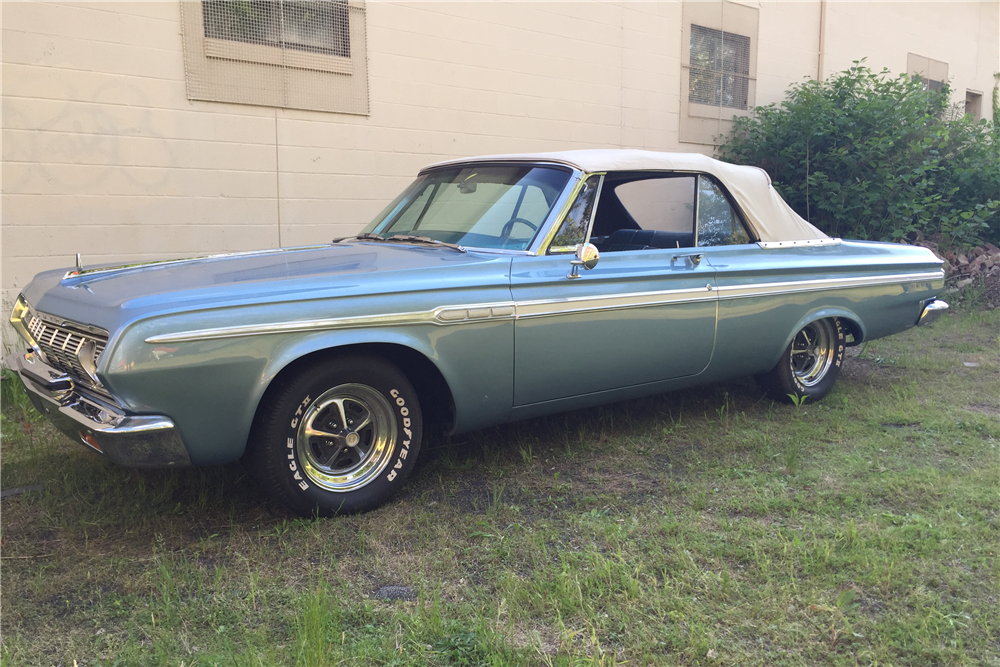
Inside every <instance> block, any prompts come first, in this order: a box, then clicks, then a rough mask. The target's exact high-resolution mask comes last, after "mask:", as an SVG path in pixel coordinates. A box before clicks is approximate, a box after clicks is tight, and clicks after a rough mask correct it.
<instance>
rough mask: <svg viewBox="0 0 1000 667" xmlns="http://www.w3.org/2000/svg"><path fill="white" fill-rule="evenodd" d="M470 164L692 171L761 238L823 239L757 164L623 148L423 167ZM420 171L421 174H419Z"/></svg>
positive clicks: (488, 157)
mask: <svg viewBox="0 0 1000 667" xmlns="http://www.w3.org/2000/svg"><path fill="white" fill-rule="evenodd" d="M475 162H556V163H559V164H565V165H568V166H570V167H574V168H576V169H579V170H580V171H584V172H602V171H694V172H702V173H706V174H711V175H712V176H715V177H716V178H717V179H719V181H721V182H722V184H723V185H725V186H726V188H728V190H729V192H730V193H731V194H732V195H733V197H735V198H736V201H737V203H738V204H739V207H740V208H741V209H742V211H743V213H744V215H745V217H746V218H747V223H749V225H750V226H751V227H752V228H753V231H755V232H756V233H757V236H758V237H759V238H760V240H761V241H764V242H787V241H809V240H817V239H827V238H829V237H828V236H827V235H826V234H824V233H823V232H821V231H819V230H818V229H816V228H815V227H813V226H812V225H811V224H809V223H808V222H806V221H805V220H804V219H803V218H801V217H800V216H799V214H798V213H796V212H795V211H793V210H792V207H791V206H789V205H788V204H786V203H785V200H784V199H782V198H781V195H779V194H778V191H777V190H775V189H774V186H773V185H771V178H770V176H768V175H767V172H766V171H764V170H763V169H761V168H759V167H746V166H742V165H736V164H729V163H728V162H721V161H719V160H715V159H713V158H710V157H708V156H706V155H701V154H700V153H661V152H656V151H641V150H626V149H593V150H582V151H561V152H556V153H524V154H520V155H517V154H514V155H485V156H481V157H474V158H464V159H459V160H448V161H447V162H438V163H437V164H432V165H430V166H428V167H425V168H424V169H423V170H422V171H426V170H428V169H433V168H436V167H441V166H445V165H448V166H451V165H460V164H464V163H475ZM421 173H422V172H421Z"/></svg>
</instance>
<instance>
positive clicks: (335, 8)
mask: <svg viewBox="0 0 1000 667" xmlns="http://www.w3.org/2000/svg"><path fill="white" fill-rule="evenodd" d="M202 12H203V14H204V22H205V37H210V38H213V39H227V40H230V41H234V42H247V43H249V44H262V45H267V46H274V47H279V48H285V49H295V50H298V51H308V52H311V53H327V54H330V55H336V56H340V57H342V58H350V57H351V31H350V24H349V19H348V13H347V0H295V1H293V2H287V1H282V0H251V1H250V2H233V0H204V2H202Z"/></svg>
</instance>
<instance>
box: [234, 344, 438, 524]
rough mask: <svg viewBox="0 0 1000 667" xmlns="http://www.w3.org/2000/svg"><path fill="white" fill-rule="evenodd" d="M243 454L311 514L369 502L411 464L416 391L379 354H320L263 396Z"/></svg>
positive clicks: (392, 487) (274, 492) (382, 496)
mask: <svg viewBox="0 0 1000 667" xmlns="http://www.w3.org/2000/svg"><path fill="white" fill-rule="evenodd" d="M265 401H266V404H264V405H262V406H261V410H260V413H259V415H258V420H257V423H256V425H255V428H254V432H253V434H252V435H251V441H250V445H249V461H250V465H251V468H252V469H253V471H254V474H255V475H256V476H257V478H258V480H259V482H260V484H261V486H262V487H263V488H264V489H265V490H266V491H267V492H268V493H269V494H270V495H271V496H272V497H273V498H274V499H276V500H278V501H279V502H281V503H282V504H283V505H285V506H287V507H288V508H290V509H292V510H293V511H295V512H297V513H299V514H302V515H306V516H311V515H314V514H319V515H320V516H330V515H333V514H348V513H352V512H363V511H366V510H370V509H373V508H375V507H378V506H379V505H381V504H382V503H384V502H385V501H386V500H387V499H388V498H389V497H390V496H391V495H392V494H393V493H395V492H396V491H397V490H398V489H399V488H400V487H401V486H402V485H403V482H404V481H405V480H406V478H407V476H408V475H409V473H410V471H411V470H412V469H413V465H414V462H415V461H416V458H417V453H418V452H419V450H420V437H421V430H422V422H421V415H420V403H419V401H418V400H417V395H416V392H415V391H414V390H413V387H412V386H411V385H410V382H409V381H408V380H407V379H406V376H404V375H403V374H402V373H401V372H400V371H399V369H397V368H396V367H395V366H393V365H392V364H389V363H388V362H386V361H385V360H383V359H380V358H378V357H370V356H345V357H334V358H332V359H327V360H324V361H323V362H322V363H321V364H318V365H316V366H314V367H311V368H307V369H305V370H302V371H301V372H299V373H298V374H297V375H295V376H293V377H290V378H286V379H282V380H280V384H279V385H278V386H276V387H275V388H274V389H273V390H272V391H270V392H269V393H268V395H267V396H266V397H265Z"/></svg>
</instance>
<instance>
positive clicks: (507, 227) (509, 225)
mask: <svg viewBox="0 0 1000 667" xmlns="http://www.w3.org/2000/svg"><path fill="white" fill-rule="evenodd" d="M518 222H520V223H521V224H522V225H527V226H528V227H531V230H532V231H534V232H537V231H538V225H536V224H534V223H532V222H529V221H528V220H525V219H524V218H511V219H510V220H508V221H507V222H505V223H504V226H503V229H501V230H500V238H502V239H508V238H510V233H511V231H512V230H513V229H514V224H515V223H518Z"/></svg>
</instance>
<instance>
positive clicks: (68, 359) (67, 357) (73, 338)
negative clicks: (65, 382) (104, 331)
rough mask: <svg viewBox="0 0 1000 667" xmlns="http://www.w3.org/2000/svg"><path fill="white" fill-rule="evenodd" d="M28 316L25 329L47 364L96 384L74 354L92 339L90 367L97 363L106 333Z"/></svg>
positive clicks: (106, 341)
mask: <svg viewBox="0 0 1000 667" xmlns="http://www.w3.org/2000/svg"><path fill="white" fill-rule="evenodd" d="M28 317H29V319H28V322H27V325H28V331H30V332H31V335H32V337H34V339H35V340H36V341H37V342H38V347H39V348H40V349H41V351H42V354H43V355H45V359H46V361H47V362H48V363H49V365H50V366H52V367H54V368H57V369H59V370H61V371H63V372H65V373H69V374H70V375H72V376H73V377H74V378H76V379H78V380H81V381H83V382H85V383H86V384H88V385H91V386H97V385H95V383H94V381H93V380H92V379H91V377H90V376H89V375H88V374H87V371H85V370H84V369H83V366H82V365H81V364H80V359H79V358H78V357H77V353H79V352H80V350H82V349H83V346H84V345H86V344H87V343H88V342H90V341H93V343H94V357H93V360H94V366H97V361H98V360H99V359H100V358H101V353H102V352H104V346H105V345H107V343H108V338H107V336H98V335H95V334H92V333H86V332H83V331H78V330H75V329H73V328H72V325H69V324H65V323H64V324H55V323H54V322H47V321H45V320H43V319H42V318H41V317H39V316H38V315H36V314H34V313H31V314H30V315H29V316H28Z"/></svg>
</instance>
